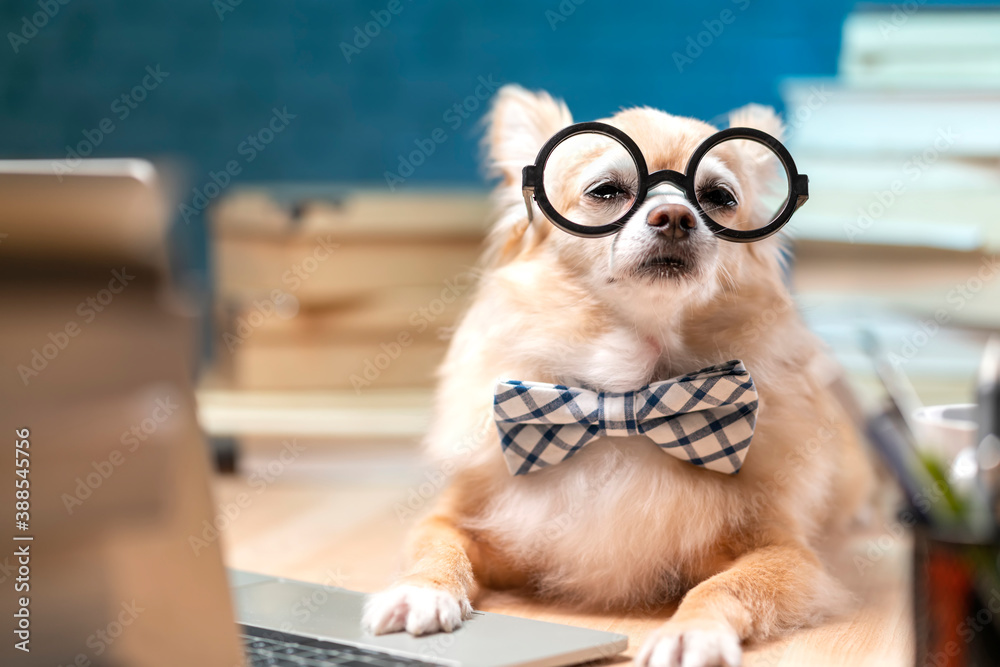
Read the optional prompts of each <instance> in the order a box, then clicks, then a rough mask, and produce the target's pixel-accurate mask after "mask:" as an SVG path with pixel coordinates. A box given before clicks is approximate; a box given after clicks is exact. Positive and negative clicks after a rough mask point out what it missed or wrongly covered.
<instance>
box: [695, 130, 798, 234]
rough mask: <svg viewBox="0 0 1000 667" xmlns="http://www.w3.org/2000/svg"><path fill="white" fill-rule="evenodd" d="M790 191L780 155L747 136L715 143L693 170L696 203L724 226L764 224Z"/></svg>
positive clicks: (746, 227) (747, 227)
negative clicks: (746, 137)
mask: <svg viewBox="0 0 1000 667" xmlns="http://www.w3.org/2000/svg"><path fill="white" fill-rule="evenodd" d="M790 192H791V184H790V182H789V178H788V172H787V171H786V170H785V165H784V164H783V163H782V161H781V158H780V157H778V154H777V153H775V152H774V151H773V150H771V149H770V148H769V147H768V146H766V145H765V144H762V143H759V142H757V141H753V140H751V139H728V140H726V141H722V142H720V143H718V144H716V145H715V146H714V147H712V149H711V150H710V151H708V153H706V154H705V157H703V158H702V160H701V162H699V163H698V168H697V170H696V172H695V194H696V195H697V197H698V204H699V205H700V206H701V208H702V210H703V211H705V214H706V215H708V217H710V218H711V219H712V220H713V221H715V222H716V223H718V224H719V225H722V226H723V227H726V228H728V229H738V230H747V231H751V230H755V229H760V228H761V227H766V226H767V225H769V224H770V223H771V222H773V221H774V220H775V218H777V217H778V214H779V213H781V211H782V209H784V208H785V203H786V202H787V201H788V196H789V193H790Z"/></svg>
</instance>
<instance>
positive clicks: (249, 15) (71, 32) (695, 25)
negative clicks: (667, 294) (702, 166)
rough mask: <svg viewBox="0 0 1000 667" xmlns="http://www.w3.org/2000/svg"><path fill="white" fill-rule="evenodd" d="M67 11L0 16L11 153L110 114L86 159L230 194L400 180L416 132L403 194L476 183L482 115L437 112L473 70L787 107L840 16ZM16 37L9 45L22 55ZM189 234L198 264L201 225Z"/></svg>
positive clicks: (335, 5)
mask: <svg viewBox="0 0 1000 667" xmlns="http://www.w3.org/2000/svg"><path fill="white" fill-rule="evenodd" d="M62 1H64V2H67V4H65V5H61V4H59V2H60V0H41V5H43V6H49V11H50V13H54V16H52V17H51V18H48V17H45V16H44V15H41V16H39V17H37V18H38V20H37V21H36V22H38V23H43V22H44V23H45V25H44V27H42V28H41V29H39V30H37V34H32V31H31V30H30V29H28V30H25V31H22V28H23V19H24V17H26V16H27V17H29V20H30V17H31V16H32V15H33V14H35V13H37V12H40V11H42V9H40V5H39V0H34V1H32V0H5V2H4V3H3V4H2V6H0V28H2V30H3V32H4V34H5V39H4V43H3V44H0V82H2V86H3V87H2V93H0V121H2V122H0V155H2V156H3V157H58V158H63V157H66V154H67V150H66V146H67V145H76V144H78V143H79V142H80V141H81V140H84V138H85V137H84V134H83V132H84V131H91V133H92V134H91V136H95V135H93V130H94V128H97V127H99V124H100V122H101V120H102V119H105V118H110V120H111V122H112V123H113V125H114V129H113V131H111V132H108V133H104V134H103V137H102V140H101V143H100V145H99V146H97V147H96V148H95V150H94V153H93V154H94V155H95V156H117V155H129V154H136V155H143V156H151V157H158V156H175V157H179V158H182V159H183V160H184V161H185V163H186V165H187V167H188V174H189V176H190V179H191V185H199V184H204V183H205V181H206V178H207V175H208V172H209V171H210V170H215V171H218V170H220V169H224V168H225V166H226V163H227V162H229V161H231V160H236V161H237V163H238V165H239V166H240V174H239V175H238V176H237V177H236V179H235V180H237V181H239V182H246V181H253V180H287V179H295V180H310V181H333V180H336V181H354V182H369V183H372V182H373V183H376V184H381V185H385V180H384V173H385V172H386V171H387V170H393V171H395V170H396V168H397V165H398V156H399V155H400V154H405V153H408V152H409V151H410V150H412V149H413V142H414V140H415V139H419V138H424V137H427V136H429V135H430V134H431V133H432V132H433V130H435V129H436V128H443V129H444V130H445V132H446V134H447V137H448V138H447V140H445V141H444V142H443V143H442V144H440V145H439V146H438V147H437V148H436V150H435V153H434V154H433V155H431V156H430V157H429V158H428V159H427V160H426V162H425V163H424V164H423V165H421V166H420V167H419V168H418V169H417V170H416V171H415V172H414V174H413V175H412V177H411V178H410V179H408V180H407V182H406V185H407V186H409V185H411V184H421V183H429V182H467V183H479V182H481V176H480V172H479V169H478V165H477V155H478V145H477V143H478V137H479V133H478V130H477V122H476V121H478V119H479V117H480V115H481V112H482V107H480V108H479V109H476V110H475V111H474V112H473V113H472V114H470V117H469V118H468V119H462V123H461V124H460V126H459V127H457V128H454V129H453V126H454V119H451V123H450V124H449V122H447V121H446V120H445V118H444V117H443V115H444V113H445V112H446V111H447V110H448V109H449V108H450V107H451V106H452V105H454V104H455V103H460V102H462V101H463V100H464V99H465V98H466V97H467V96H469V95H471V94H473V93H474V92H475V90H476V86H477V80H478V79H479V77H485V78H492V80H494V81H497V82H519V83H522V84H524V85H526V86H528V87H538V88H546V89H548V90H550V91H552V92H553V93H555V94H557V95H559V96H562V97H564V98H566V100H567V101H568V102H569V105H570V108H571V109H572V111H573V113H574V116H575V117H576V118H577V119H580V120H583V119H590V118H594V117H598V116H603V115H606V114H609V113H612V112H613V111H615V110H616V109H617V108H619V107H621V106H629V105H636V104H648V105H652V106H656V107H661V108H664V109H666V110H668V111H671V112H674V113H679V114H688V115H693V116H698V117H701V118H705V119H713V118H718V117H719V115H720V114H722V113H724V112H725V111H726V110H728V109H730V108H733V107H736V106H739V105H741V104H744V103H746V102H749V101H757V102H763V103H767V104H773V105H776V106H779V107H780V99H779V97H778V92H777V83H778V81H779V79H780V78H781V77H784V76H788V75H824V74H832V73H833V72H834V71H835V68H836V58H837V53H838V45H839V40H840V28H841V23H842V21H843V18H844V16H846V13H847V12H848V10H849V8H850V5H851V4H852V2H849V1H848V0H828V1H826V2H803V1H801V0H799V1H794V2H793V1H791V0H782V1H772V2H764V1H763V0H712V1H709V2H697V3H696V2H681V1H679V0H677V1H669V2H667V1H658V2H642V3H625V2H612V1H611V0H583V1H582V2H581V0H576V2H581V4H579V5H576V4H575V3H574V2H573V0H562V1H561V2H560V0H543V1H542V2H532V1H529V0H517V1H514V2H489V3H474V2H468V1H459V0H444V1H439V2H434V1H432V0H370V1H367V2H361V1H358V0H347V1H342V2H334V1H332V0H331V1H319V0H298V1H291V2H269V3H263V2H259V1H256V0H242V1H241V2H240V0H214V1H213V0H169V1H166V0H156V1H155V2H141V1H138V0H106V1H104V2H93V1H88V0H62ZM235 2H239V4H238V5H233V3H235ZM397 2H398V3H399V4H398V5H397V4H396V3H397ZM53 8H58V10H57V11H53ZM387 8H392V9H398V10H399V12H398V14H392V13H391V12H389V11H384V10H387ZM229 10H231V11H229ZM570 10H572V11H570ZM372 11H375V12H381V16H382V18H383V21H385V18H386V17H391V18H390V20H389V21H388V24H387V25H386V26H385V27H384V28H380V32H379V34H378V35H376V36H375V37H373V38H371V41H370V44H368V45H367V46H366V47H365V48H363V49H362V50H360V53H352V54H351V62H347V58H346V57H345V55H344V53H343V49H342V45H341V43H342V42H347V43H351V42H352V41H353V39H354V37H355V27H361V28H362V29H364V26H365V24H366V23H367V22H369V21H372V20H373V17H372V15H371V12H372ZM724 11H726V12H731V13H730V14H723V12H724ZM42 18H44V21H42V20H41V19H42ZM563 19H564V20H563ZM718 19H725V20H728V23H722V22H721V21H717V20H718ZM706 21H707V22H709V26H708V27H707V26H706V24H705V22H706ZM720 26H721V27H722V30H721V32H720V31H719V28H720ZM709 27H712V28H714V29H715V32H717V33H718V34H717V35H712V34H711V32H706V31H707V30H709ZM369 28H370V29H371V28H372V27H371V26H370V27H369ZM371 31H372V32H374V30H371ZM11 33H14V34H18V33H20V36H19V37H15V38H14V41H15V42H17V44H16V45H12V43H11V39H12V38H11ZM699 33H701V35H700V39H701V41H702V43H703V44H707V46H705V47H704V48H703V49H702V53H701V54H700V55H698V53H697V50H696V49H693V50H692V51H690V52H689V53H690V54H693V55H696V56H697V57H695V58H694V59H693V62H685V63H682V64H681V66H680V67H679V66H678V64H677V63H676V62H675V56H674V53H675V52H679V53H684V52H685V50H686V49H687V48H688V47H689V45H690V42H689V41H688V40H689V38H690V39H691V40H697V39H698V38H699ZM22 38H23V39H22ZM361 43H362V44H363V42H361ZM15 46H16V47H17V53H15V48H14V47H15ZM692 48H693V47H692ZM157 65H158V66H159V68H160V70H161V71H163V72H168V73H169V74H168V75H167V76H166V77H165V78H163V80H162V82H160V83H159V84H158V85H156V86H155V88H153V89H152V90H146V91H140V95H143V94H144V96H145V99H144V100H142V101H141V102H138V101H136V100H135V99H132V100H131V103H132V105H134V107H135V108H134V109H132V108H129V109H128V116H127V117H125V118H121V115H122V114H123V113H124V109H125V107H124V104H125V102H121V101H119V102H118V103H116V102H115V100H116V99H118V98H120V96H121V95H122V94H128V93H129V91H130V90H131V89H133V88H134V87H135V86H137V85H141V83H142V81H143V77H144V76H146V71H145V70H146V68H147V66H151V67H154V68H155V67H156V66H157ZM147 82H149V83H152V79H149V78H147ZM112 105H115V106H112ZM285 107H287V110H288V112H289V113H291V114H294V115H295V116H296V117H295V118H294V119H293V120H291V121H290V122H289V124H288V126H287V128H286V129H284V131H283V132H281V133H280V134H278V135H276V137H275V138H274V140H273V142H272V143H271V144H269V145H267V146H266V148H265V149H264V150H263V151H261V152H259V154H256V155H255V156H254V159H253V161H249V160H248V159H247V158H248V157H249V153H250V151H249V149H246V145H243V148H244V149H246V150H241V144H242V142H244V140H245V139H246V138H247V136H248V135H250V134H256V133H257V132H258V131H259V130H261V129H262V128H264V127H265V126H266V124H267V123H268V121H269V119H270V118H271V115H272V109H273V108H279V109H281V108H285ZM439 136H440V135H439ZM265 138H266V134H265ZM188 192H189V195H190V190H189V191H188ZM183 227H184V228H185V229H184V232H185V234H186V235H187V237H188V238H187V242H188V244H189V245H190V247H192V248H195V250H196V251H195V252H193V254H192V258H193V262H194V264H195V265H200V264H202V263H203V262H204V257H203V248H202V243H203V240H202V235H203V232H202V227H201V223H200V221H198V220H195V221H193V222H192V224H190V225H186V226H183Z"/></svg>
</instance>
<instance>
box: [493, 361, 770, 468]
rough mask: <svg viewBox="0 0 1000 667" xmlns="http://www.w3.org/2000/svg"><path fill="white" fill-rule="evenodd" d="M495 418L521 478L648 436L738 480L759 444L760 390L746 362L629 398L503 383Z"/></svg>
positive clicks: (678, 379) (506, 453) (649, 387)
mask: <svg viewBox="0 0 1000 667" xmlns="http://www.w3.org/2000/svg"><path fill="white" fill-rule="evenodd" d="M493 417H494V419H495V420H496V423H497V429H498V430H499V431H500V441H501V444H502V446H503V452H504V457H505V458H506V459H507V467H508V468H510V472H511V474H513V475H524V474H527V473H529V472H534V471H536V470H541V469H542V468H545V467H546V466H550V465H555V464H556V463H561V462H563V461H565V460H566V459H568V458H569V457H571V456H573V455H574V454H576V453H577V452H578V451H580V449H582V448H583V447H586V446H587V445H588V444H590V442H592V441H593V440H595V439H597V438H601V437H615V436H626V435H645V436H646V437H648V438H649V439H650V440H652V441H653V442H655V443H656V444H658V445H659V446H660V447H661V448H663V451H665V452H666V453H667V454H670V455H671V456H675V457H677V458H679V459H681V460H682V461H688V462H690V463H693V464H694V465H699V466H702V467H705V468H708V469H709V470H715V471H716V472H722V473H728V474H736V473H738V472H739V471H740V467H741V466H742V465H743V459H744V458H746V455H747V449H749V447H750V441H751V439H752V438H753V431H754V425H755V424H756V422H757V390H756V389H755V388H754V384H753V378H751V377H750V373H748V372H747V369H746V368H745V367H744V366H743V362H742V361H738V360H737V361H729V362H726V363H724V364H719V365H718V366H711V367H709V368H703V369H702V370H700V371H697V372H694V373H689V374H687V375H681V376H679V377H675V378H672V379H670V380H664V381H663V382H656V383H653V384H651V385H647V386H645V387H643V388H642V389H639V390H638V391H630V392H626V393H621V394H619V393H611V392H596V391H590V390H587V389H580V388H578V387H564V386H563V385H558V384H547V383H544V382H522V381H520V380H501V381H499V382H498V383H497V385H496V388H495V390H494V394H493Z"/></svg>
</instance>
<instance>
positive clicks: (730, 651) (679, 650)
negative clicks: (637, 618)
mask: <svg viewBox="0 0 1000 667" xmlns="http://www.w3.org/2000/svg"><path fill="white" fill-rule="evenodd" d="M742 662H743V649H742V647H741V646H740V638H739V636H738V635H737V634H736V633H735V632H733V631H732V630H729V629H728V628H724V627H712V626H708V625H706V626H701V627H699V626H687V625H685V624H674V623H669V622H668V623H667V624H666V625H664V626H663V627H662V628H660V629H659V630H657V631H656V632H654V633H653V635H652V636H651V637H650V638H649V639H647V640H646V643H645V644H644V645H643V647H642V650H641V651H639V654H638V655H637V656H636V658H635V665H636V666H637V667H739V666H740V665H741V664H742Z"/></svg>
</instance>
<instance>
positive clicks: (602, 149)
mask: <svg viewBox="0 0 1000 667" xmlns="http://www.w3.org/2000/svg"><path fill="white" fill-rule="evenodd" d="M542 182H543V185H544V186H545V194H546V196H547V197H548V200H549V203H551V204H552V207H553V208H554V209H555V210H556V211H558V213H559V214H560V215H562V216H563V217H564V218H566V219H567V220H569V221H570V222H575V223H576V224H578V225H584V226H587V227H599V226H601V225H606V224H608V223H612V222H615V221H617V220H618V219H619V218H621V217H622V216H624V215H625V213H627V212H628V210H629V208H630V207H631V206H632V203H633V202H634V201H635V194H636V190H637V189H638V187H639V168H638V167H637V166H636V163H635V160H633V159H632V155H631V154H630V153H629V152H628V150H627V149H626V148H625V146H624V145H622V144H621V143H619V142H618V141H617V140H615V139H612V138H611V137H608V136H605V135H603V134H597V133H595V132H582V133H580V134H574V135H572V136H570V137H568V138H567V139H566V140H565V141H563V142H562V143H560V144H559V145H558V146H556V148H555V149H554V150H553V151H552V152H551V153H550V154H549V157H548V159H547V160H546V161H545V166H544V171H543V173H542Z"/></svg>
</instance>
